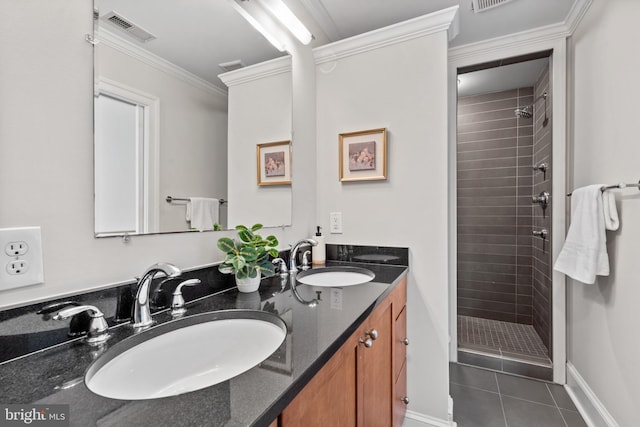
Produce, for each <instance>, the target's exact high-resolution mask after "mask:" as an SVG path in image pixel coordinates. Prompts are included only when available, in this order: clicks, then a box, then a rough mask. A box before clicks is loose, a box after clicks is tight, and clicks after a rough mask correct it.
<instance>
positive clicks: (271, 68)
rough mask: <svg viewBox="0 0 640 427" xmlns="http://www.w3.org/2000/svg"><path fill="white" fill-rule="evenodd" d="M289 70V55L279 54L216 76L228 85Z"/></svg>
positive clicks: (288, 71)
mask: <svg viewBox="0 0 640 427" xmlns="http://www.w3.org/2000/svg"><path fill="white" fill-rule="evenodd" d="M290 72H291V56H290V55H287V56H281V57H280V58H275V59H271V60H269V61H264V62H260V63H258V64H254V65H249V66H248V67H243V68H240V69H237V70H233V71H229V72H227V73H223V74H218V77H219V78H220V80H222V82H223V83H224V84H226V85H227V86H228V87H231V86H236V85H239V84H244V83H247V82H251V81H254V80H260V79H264V78H265V77H269V76H275V75H278V74H284V73H290Z"/></svg>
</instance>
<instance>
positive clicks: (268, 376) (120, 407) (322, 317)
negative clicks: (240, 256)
mask: <svg viewBox="0 0 640 427" xmlns="http://www.w3.org/2000/svg"><path fill="white" fill-rule="evenodd" d="M327 265H328V266H359V267H365V268H367V269H368V270H371V271H372V272H373V273H374V274H375V278H374V279H373V280H372V281H371V282H368V283H365V284H361V285H355V286H347V287H342V288H341V287H317V286H308V285H301V284H299V285H298V286H296V289H295V292H294V290H292V289H291V285H290V277H281V276H278V275H276V276H274V277H272V278H269V279H263V281H262V284H261V286H260V290H259V291H258V292H254V293H251V294H242V293H238V292H237V290H236V289H235V288H234V287H229V288H227V289H223V290H220V291H219V292H217V293H214V294H213V295H209V296H206V297H202V298H200V299H198V300H195V301H190V302H188V303H187V306H186V308H187V313H186V314H185V317H187V316H190V315H196V314H202V313H208V312H212V311H218V310H232V309H245V310H246V309H249V310H260V311H268V312H271V313H274V314H276V315H277V316H278V317H280V318H281V319H282V320H283V321H284V323H285V324H286V328H287V333H286V338H285V340H284V342H283V344H282V345H281V346H280V348H278V349H277V350H276V351H275V352H274V353H273V354H272V355H271V356H270V357H268V358H267V359H266V360H264V361H263V362H262V363H260V364H259V365H258V366H255V367H253V368H251V369H249V370H248V371H246V372H244V373H242V374H240V375H238V376H236V377H234V378H231V379H230V380H227V381H224V382H222V383H219V384H216V385H213V386H210V387H206V388H203V389H201V390H196V391H192V392H189V393H184V394H180V395H176V396H170V397H163V398H157V399H145V400H120V399H111V398H105V397H101V396H98V395H97V394H94V393H93V392H91V391H90V390H89V389H88V388H87V387H86V385H85V382H84V376H85V373H86V371H87V369H88V367H89V366H90V365H91V364H92V363H93V362H94V361H95V360H97V359H99V358H100V356H101V355H102V354H104V352H106V351H108V349H109V348H110V347H113V346H114V345H115V344H116V343H118V342H119V341H122V340H124V339H126V338H129V337H131V336H132V335H134V332H133V329H132V328H131V327H129V326H128V324H127V323H124V324H121V325H118V326H116V327H112V328H111V329H110V334H111V338H110V339H109V340H108V342H107V345H106V346H104V347H91V346H89V345H87V344H86V343H84V342H82V341H81V340H79V339H76V340H73V341H67V342H64V343H61V344H58V345H55V346H53V347H48V348H46V349H43V350H41V351H37V352H35V353H31V354H27V355H24V356H22V357H18V358H15V359H12V360H9V361H6V362H3V363H1V364H0V402H3V403H14V404H24V405H31V404H68V405H70V408H69V414H70V417H69V418H70V425H72V426H83V427H84V426H92V425H99V426H126V425H158V426H162V425H171V426H193V425H212V426H222V425H270V424H271V423H274V424H272V425H282V426H292V425H302V424H303V425H311V424H313V423H314V422H315V423H318V424H322V425H337V424H338V423H337V421H336V420H339V421H340V425H346V423H347V424H348V425H377V424H380V425H392V421H391V420H393V425H401V423H402V419H403V417H404V411H405V408H406V403H407V399H406V364H405V357H406V356H405V355H406V344H408V341H407V340H406V309H405V302H406V274H407V266H406V265H382V264H374V263H370V264H364V263H353V262H348V261H347V262H344V261H330V262H328V264H327ZM187 299H188V300H189V298H187ZM97 304H99V303H97ZM153 317H154V319H155V320H156V324H157V325H162V324H165V323H167V322H169V321H171V320H172V318H171V316H170V314H169V312H168V310H166V311H163V312H159V313H156V314H155V315H154V316H153ZM64 326H66V324H64ZM2 329H3V328H2V322H0V332H2ZM23 339H24V338H23ZM203 339H206V337H203ZM238 345H242V342H239V343H238ZM140 363H145V361H144V360H141V361H140ZM188 363H189V356H188V355H185V356H184V357H181V358H180V360H173V361H172V363H171V364H170V365H168V366H166V367H164V368H163V369H159V370H158V372H156V373H155V375H158V376H163V374H164V373H165V372H167V371H168V370H170V369H172V366H171V365H177V364H188ZM164 369H166V371H165V370H164ZM367 420H369V421H367ZM372 420H373V421H372ZM278 423H279V424H278Z"/></svg>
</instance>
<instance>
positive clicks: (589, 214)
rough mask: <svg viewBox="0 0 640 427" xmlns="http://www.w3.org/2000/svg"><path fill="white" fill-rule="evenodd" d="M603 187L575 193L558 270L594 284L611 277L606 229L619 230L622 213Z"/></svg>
mask: <svg viewBox="0 0 640 427" xmlns="http://www.w3.org/2000/svg"><path fill="white" fill-rule="evenodd" d="M601 188H602V184H597V185H589V186H587V187H582V188H578V189H576V190H574V191H573V194H572V197H571V226H570V227H569V233H567V239H566V240H565V242H564V246H563V247H562V250H561V251H560V255H558V259H556V263H555V265H554V267H553V268H554V270H556V271H559V272H561V273H564V274H566V275H567V276H569V277H571V278H573V279H575V280H579V281H580V282H583V283H588V284H592V283H594V282H595V280H596V275H597V276H608V275H609V255H608V254H607V236H606V233H605V230H606V229H610V230H616V229H617V228H618V225H619V222H618V212H617V210H616V205H615V198H614V194H613V193H609V192H607V191H605V192H604V193H603V192H602V191H600V189H601Z"/></svg>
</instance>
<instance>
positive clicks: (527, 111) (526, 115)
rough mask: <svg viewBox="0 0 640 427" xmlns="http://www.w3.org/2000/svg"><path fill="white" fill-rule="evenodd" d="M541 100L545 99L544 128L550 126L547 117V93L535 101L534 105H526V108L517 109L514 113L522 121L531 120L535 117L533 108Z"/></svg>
mask: <svg viewBox="0 0 640 427" xmlns="http://www.w3.org/2000/svg"><path fill="white" fill-rule="evenodd" d="M540 98H544V120H543V121H542V126H543V127H546V126H547V124H549V118H548V117H547V92H546V91H545V92H544V93H543V94H542V95H540V96H539V97H537V98H536V99H534V100H533V104H531V105H525V106H524V107H518V108H516V109H515V111H514V113H515V114H516V117H518V118H520V119H530V118H531V117H533V106H534V105H535V103H536V101H538V100H539V99H540Z"/></svg>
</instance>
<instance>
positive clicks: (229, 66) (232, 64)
mask: <svg viewBox="0 0 640 427" xmlns="http://www.w3.org/2000/svg"><path fill="white" fill-rule="evenodd" d="M244 66H245V65H244V63H243V62H242V61H241V60H240V59H236V60H235V61H229V62H223V63H222V64H218V67H220V68H222V70H223V71H224V72H225V73H226V72H229V71H233V70H238V69H240V68H244Z"/></svg>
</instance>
